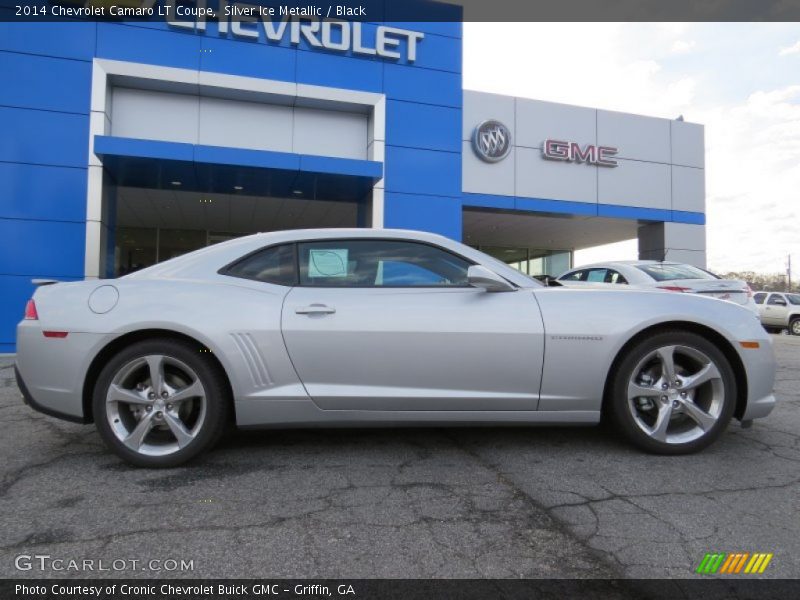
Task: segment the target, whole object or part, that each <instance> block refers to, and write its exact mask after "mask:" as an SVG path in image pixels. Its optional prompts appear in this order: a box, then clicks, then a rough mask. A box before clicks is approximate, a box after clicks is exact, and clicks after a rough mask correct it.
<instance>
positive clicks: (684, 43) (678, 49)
mask: <svg viewBox="0 0 800 600" xmlns="http://www.w3.org/2000/svg"><path fill="white" fill-rule="evenodd" d="M696 45H697V44H696V42H694V41H692V40H675V41H674V42H673V43H672V48H671V51H672V53H673V54H689V53H690V52H691V51H692V50H694V47H695V46H696Z"/></svg>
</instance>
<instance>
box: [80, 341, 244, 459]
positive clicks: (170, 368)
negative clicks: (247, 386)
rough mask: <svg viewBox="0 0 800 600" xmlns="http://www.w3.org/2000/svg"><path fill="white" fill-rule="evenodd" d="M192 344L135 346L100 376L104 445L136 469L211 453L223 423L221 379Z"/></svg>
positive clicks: (97, 396)
mask: <svg viewBox="0 0 800 600" xmlns="http://www.w3.org/2000/svg"><path fill="white" fill-rule="evenodd" d="M200 350H201V348H199V347H197V346H196V345H194V344H191V343H187V342H182V341H177V340H171V339H158V340H146V341H141V342H137V343H134V344H133V345H131V346H129V347H127V348H125V349H124V350H123V351H121V352H119V353H118V354H117V355H116V356H115V357H114V358H113V359H112V360H111V361H110V362H109V363H108V364H107V365H106V366H105V368H104V369H103V370H102V372H101V373H100V376H99V378H98V380H97V384H96V386H95V390H94V398H93V400H94V407H93V408H94V416H95V423H96V425H97V429H98V431H99V433H100V436H101V437H102V438H103V441H104V442H105V443H106V445H107V446H108V447H109V448H110V449H111V450H113V451H114V452H115V453H116V454H118V455H119V456H121V457H122V458H123V459H125V460H126V461H128V462H130V463H132V464H134V465H136V466H141V467H174V466H177V465H180V464H182V463H184V462H186V461H188V460H190V459H191V458H193V457H195V456H197V455H198V454H200V453H201V452H203V451H205V450H207V449H209V448H211V447H212V446H213V445H214V444H215V443H216V442H217V440H218V439H219V437H220V436H221V434H222V432H223V430H224V428H225V425H226V421H227V418H228V406H229V401H228V397H227V396H228V392H227V386H226V382H225V379H224V374H222V373H221V372H220V369H219V367H218V365H217V364H216V363H215V362H214V361H213V360H212V359H211V358H210V357H209V355H208V354H207V353H201V352H200Z"/></svg>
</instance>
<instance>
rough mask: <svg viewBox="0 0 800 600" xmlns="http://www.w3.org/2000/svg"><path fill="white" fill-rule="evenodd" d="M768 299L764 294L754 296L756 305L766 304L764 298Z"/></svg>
mask: <svg viewBox="0 0 800 600" xmlns="http://www.w3.org/2000/svg"><path fill="white" fill-rule="evenodd" d="M766 297H767V295H766V294H765V293H764V292H759V293H757V294H755V295H754V296H753V300H754V301H755V303H756V304H764V298H766Z"/></svg>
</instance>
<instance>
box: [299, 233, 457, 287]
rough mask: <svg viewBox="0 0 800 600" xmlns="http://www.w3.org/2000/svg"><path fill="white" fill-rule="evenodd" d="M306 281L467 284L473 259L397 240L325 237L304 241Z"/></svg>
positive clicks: (329, 284) (302, 267)
mask: <svg viewBox="0 0 800 600" xmlns="http://www.w3.org/2000/svg"><path fill="white" fill-rule="evenodd" d="M298 248H299V258H300V260H299V263H300V285H306V286H326V287H439V286H442V287H465V286H467V285H468V283H467V269H469V267H470V263H469V262H468V261H467V260H466V259H463V258H461V257H459V256H456V255H455V254H451V253H450V252H447V251H446V250H442V249H440V248H436V247H433V246H429V245H427V244H420V243H415V242H405V241H393V240H320V241H318V242H303V243H301V244H298Z"/></svg>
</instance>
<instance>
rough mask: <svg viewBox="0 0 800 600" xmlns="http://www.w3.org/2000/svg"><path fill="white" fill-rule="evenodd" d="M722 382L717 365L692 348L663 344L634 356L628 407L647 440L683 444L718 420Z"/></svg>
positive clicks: (700, 434)
mask: <svg viewBox="0 0 800 600" xmlns="http://www.w3.org/2000/svg"><path fill="white" fill-rule="evenodd" d="M724 401H725V385H724V383H723V380H722V374H721V373H720V370H719V369H718V368H717V365H715V364H714V362H713V361H712V360H711V359H710V358H709V357H708V356H706V355H705V354H704V353H703V352H700V351H699V350H697V349H696V348H690V347H688V346H680V345H675V346H663V347H661V348H658V349H656V350H654V351H652V352H650V353H649V354H647V355H646V356H645V357H644V358H643V359H642V360H641V361H639V363H638V365H637V366H636V368H635V369H634V370H633V375H632V376H631V378H630V381H629V383H628V408H629V410H630V411H631V415H632V416H633V420H634V421H635V422H636V425H637V426H638V427H639V428H640V429H641V430H642V431H644V432H645V433H646V434H647V435H648V436H650V437H651V438H652V439H654V440H657V441H659V442H663V443H667V444H683V443H687V442H692V441H694V440H696V439H698V438H700V437H702V436H703V435H704V434H705V433H706V432H707V431H708V430H710V429H711V428H712V427H713V426H714V425H715V424H716V423H717V421H718V420H719V418H720V415H721V414H722V409H723V404H724Z"/></svg>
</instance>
